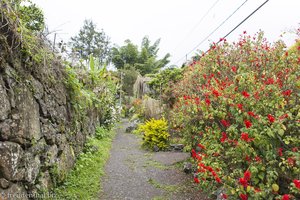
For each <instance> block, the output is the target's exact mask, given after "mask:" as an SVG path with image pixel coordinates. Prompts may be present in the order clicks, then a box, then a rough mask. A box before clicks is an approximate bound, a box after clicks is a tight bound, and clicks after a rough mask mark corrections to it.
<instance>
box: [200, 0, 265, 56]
mask: <svg viewBox="0 0 300 200" xmlns="http://www.w3.org/2000/svg"><path fill="white" fill-rule="evenodd" d="M268 1H269V0H266V1H265V2H264V3H262V4H261V5H260V6H259V7H258V8H256V9H255V10H254V11H253V12H252V13H250V14H249V15H248V16H247V17H246V18H245V19H243V21H241V22H240V23H239V24H238V25H236V26H235V27H234V28H233V29H232V30H231V31H229V32H228V33H227V34H226V35H225V36H224V37H222V38H224V39H225V38H226V37H228V36H229V35H230V34H231V33H232V32H233V31H235V30H236V29H237V28H238V27H239V26H240V25H242V24H243V23H244V22H245V21H246V20H247V19H249V18H250V17H251V16H252V15H253V14H254V13H256V12H257V11H258V10H259V9H261V8H262V7H263V6H264V5H265V4H266V3H267V2H268ZM220 42H221V40H219V41H218V42H217V43H216V44H219V43H220ZM210 49H211V48H209V49H208V50H207V51H206V52H205V53H204V54H206V53H207V52H208V51H209V50H210Z"/></svg>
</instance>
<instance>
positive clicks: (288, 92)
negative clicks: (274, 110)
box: [282, 90, 292, 96]
mask: <svg viewBox="0 0 300 200" xmlns="http://www.w3.org/2000/svg"><path fill="white" fill-rule="evenodd" d="M282 94H283V95H284V96H290V95H291V94H292V90H286V91H283V92H282Z"/></svg>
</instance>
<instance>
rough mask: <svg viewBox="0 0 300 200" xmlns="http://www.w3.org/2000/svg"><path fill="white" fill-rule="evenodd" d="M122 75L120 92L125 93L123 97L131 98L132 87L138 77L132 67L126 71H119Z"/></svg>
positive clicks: (132, 93)
mask: <svg viewBox="0 0 300 200" xmlns="http://www.w3.org/2000/svg"><path fill="white" fill-rule="evenodd" d="M119 71H120V73H123V74H122V91H124V92H125V95H128V96H133V95H134V92H133V85H134V83H135V81H136V79H137V77H138V75H139V73H138V71H136V70H135V69H134V68H133V67H131V68H128V69H122V70H119Z"/></svg>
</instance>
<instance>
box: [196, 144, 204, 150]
mask: <svg viewBox="0 0 300 200" xmlns="http://www.w3.org/2000/svg"><path fill="white" fill-rule="evenodd" d="M198 147H200V148H201V149H206V148H205V146H204V145H202V144H198Z"/></svg>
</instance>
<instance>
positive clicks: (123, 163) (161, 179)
mask: <svg viewBox="0 0 300 200" xmlns="http://www.w3.org/2000/svg"><path fill="white" fill-rule="evenodd" d="M128 125H129V123H128V121H126V120H124V121H123V122H122V123H121V124H120V125H119V127H118V128H117V129H116V132H117V133H116V137H115V139H114V141H113V144H112V149H111V155H110V159H109V160H108V162H107V164H106V167H105V173H106V175H105V176H103V178H102V180H101V183H102V191H101V192H100V194H99V199H100V200H125V199H126V200H147V199H153V200H163V199H164V200H168V199H170V200H173V199H176V200H205V199H208V198H206V196H205V195H204V194H202V193H201V192H200V191H199V189H198V188H197V187H196V185H195V184H194V183H193V179H192V176H191V175H186V174H185V173H184V172H183V171H182V167H181V166H182V165H179V164H178V162H181V161H184V160H185V159H187V158H188V157H189V155H188V154H186V153H181V152H157V153H154V152H148V151H145V150H143V149H141V147H140V146H141V138H139V137H138V136H136V135H133V134H128V133H125V130H126V127H127V126H128ZM179 166H180V167H179Z"/></svg>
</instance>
